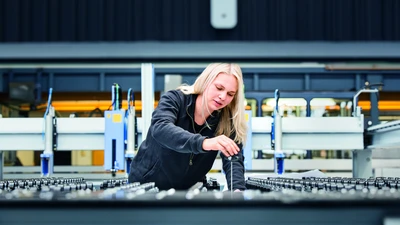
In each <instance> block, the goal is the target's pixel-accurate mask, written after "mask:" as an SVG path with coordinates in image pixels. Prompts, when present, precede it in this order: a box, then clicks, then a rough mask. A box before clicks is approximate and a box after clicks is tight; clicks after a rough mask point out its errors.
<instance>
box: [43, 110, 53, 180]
mask: <svg viewBox="0 0 400 225" xmlns="http://www.w3.org/2000/svg"><path fill="white" fill-rule="evenodd" d="M54 120H55V112H54V107H53V106H51V105H49V108H48V113H47V115H45V130H44V131H43V132H44V136H45V139H44V141H45V146H44V151H43V153H42V154H41V155H40V159H41V161H40V163H41V167H42V176H51V175H52V174H53V168H54V152H53V149H54V145H53V134H54V132H53V126H54V124H53V123H54Z"/></svg>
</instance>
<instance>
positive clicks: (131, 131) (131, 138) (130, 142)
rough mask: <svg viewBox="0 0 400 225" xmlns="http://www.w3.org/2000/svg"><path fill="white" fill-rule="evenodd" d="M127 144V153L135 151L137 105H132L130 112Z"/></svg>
mask: <svg viewBox="0 0 400 225" xmlns="http://www.w3.org/2000/svg"><path fill="white" fill-rule="evenodd" d="M126 136H127V138H126V139H127V146H126V154H134V153H135V107H134V106H132V108H131V109H130V111H129V112H128V126H127V135H126Z"/></svg>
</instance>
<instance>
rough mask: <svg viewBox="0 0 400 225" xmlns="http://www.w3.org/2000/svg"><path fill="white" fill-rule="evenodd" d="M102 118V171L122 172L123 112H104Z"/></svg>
mask: <svg viewBox="0 0 400 225" xmlns="http://www.w3.org/2000/svg"><path fill="white" fill-rule="evenodd" d="M104 118H105V130H104V140H105V143H104V169H105V170H106V171H118V170H123V169H124V163H125V161H124V160H125V158H124V152H125V143H124V125H125V123H124V120H125V110H115V111H105V112H104Z"/></svg>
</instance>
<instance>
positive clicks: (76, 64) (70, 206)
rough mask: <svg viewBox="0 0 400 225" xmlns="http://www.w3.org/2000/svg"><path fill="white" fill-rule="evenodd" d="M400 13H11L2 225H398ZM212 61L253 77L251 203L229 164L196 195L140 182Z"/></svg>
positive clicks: (0, 111) (214, 5) (66, 8)
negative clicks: (171, 98) (148, 142)
mask: <svg viewBox="0 0 400 225" xmlns="http://www.w3.org/2000/svg"><path fill="white" fill-rule="evenodd" d="M398 12H400V2H399V1H396V0H387V1H376V0H364V1H356V0H340V1H318V0H302V1H273V0H259V1H244V0H242V1H240V0H209V1H200V0H191V1H185V0H168V1H155V0H146V1H144V0H123V1H122V0H121V1H112V0H110V1H108V0H102V1H89V0H79V1H78V0H77V1H72V0H67V1H66V0H35V1H33V0H32V1H16V0H3V1H0V224H21V225H22V224H60V225H61V224H75V225H81V224H82V225H88V224H174V225H178V224H204V223H209V224H216V225H224V224H229V225H234V224H253V225H256V224H273V225H289V224H307V225H317V224H342V225H346V224H351V225H355V224H363V225H378V224H379V225H400V17H399V16H398ZM345 18H346V19H345ZM214 62H229V63H237V64H238V65H239V66H240V67H241V70H242V73H243V83H244V88H243V89H244V90H243V93H244V105H243V110H244V112H245V118H246V124H247V127H248V131H247V141H246V143H245V145H244V146H243V148H242V149H241V153H242V154H243V156H244V160H243V165H244V178H245V181H244V182H245V185H246V189H245V190H241V191H234V190H233V189H230V188H229V187H231V186H232V184H231V185H229V184H228V183H227V179H226V176H227V174H226V171H224V169H223V160H222V159H221V156H220V155H218V156H217V157H216V159H215V161H214V164H213V166H212V168H211V170H210V171H209V172H208V173H207V175H206V177H205V178H204V179H203V180H199V182H197V183H196V184H195V185H193V186H192V187H190V188H188V189H187V190H180V189H174V188H170V189H167V190H164V189H161V188H160V187H158V186H157V185H156V184H155V183H154V182H142V183H141V182H129V179H128V177H129V173H130V169H131V167H130V165H131V164H132V163H133V162H134V158H135V157H136V155H137V153H138V150H139V147H140V145H141V143H142V142H143V140H145V137H148V136H147V133H148V130H149V127H150V126H151V122H152V115H153V112H154V110H155V109H156V108H157V106H158V103H159V101H160V99H161V97H162V96H163V95H164V94H165V93H167V92H168V91H170V90H174V89H176V88H177V87H178V86H180V85H181V84H193V83H194V82H195V80H196V78H197V77H198V76H199V75H200V74H201V73H202V71H203V70H204V69H205V68H206V67H207V65H209V64H210V63H214ZM171 142H174V140H171ZM232 161H233V160H232ZM232 161H231V162H230V163H231V165H232V163H233V162H232ZM170 163H172V164H173V163H175V162H173V161H171V162H170ZM188 166H189V165H188ZM233 170H234V169H233V166H232V169H231V170H230V172H231V173H232V171H233ZM231 182H232V180H231Z"/></svg>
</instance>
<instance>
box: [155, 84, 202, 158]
mask: <svg viewBox="0 0 400 225" xmlns="http://www.w3.org/2000/svg"><path fill="white" fill-rule="evenodd" d="M179 92H180V91H179V90H174V91H169V92H167V93H165V94H164V95H163V96H161V99H160V101H159V102H158V106H157V108H156V109H155V110H154V112H153V115H152V120H151V126H150V128H149V131H150V132H149V133H150V134H151V135H152V137H153V138H154V140H155V141H157V143H158V144H160V145H161V146H163V147H165V148H168V149H171V150H174V151H177V152H181V153H195V154H197V153H203V152H205V151H204V150H203V148H202V143H203V141H204V139H205V138H206V137H203V136H201V135H200V134H193V133H191V132H189V131H187V130H185V129H183V128H181V127H179V126H176V125H175V123H176V121H177V119H178V116H179V112H180V110H186V107H187V106H186V105H184V104H185V103H184V98H183V93H179ZM187 122H188V123H191V122H192V121H190V120H188V121H187Z"/></svg>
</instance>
